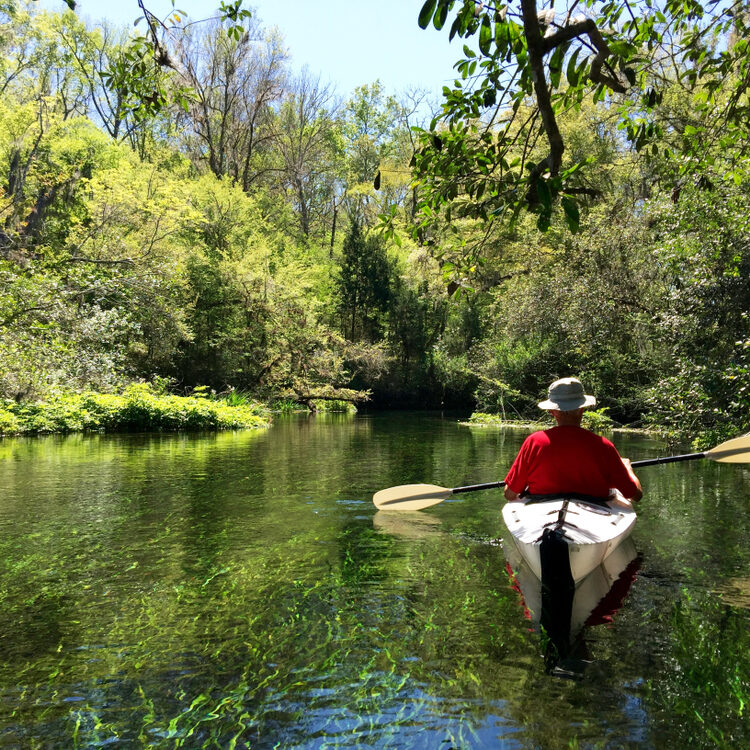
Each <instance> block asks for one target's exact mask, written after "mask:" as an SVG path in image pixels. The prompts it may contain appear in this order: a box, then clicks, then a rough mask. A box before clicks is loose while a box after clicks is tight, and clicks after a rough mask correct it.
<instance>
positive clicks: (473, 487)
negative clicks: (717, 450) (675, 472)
mask: <svg viewBox="0 0 750 750" xmlns="http://www.w3.org/2000/svg"><path fill="white" fill-rule="evenodd" d="M705 457H706V454H705V453H685V454H684V455H682V456H664V457H663V458H645V459H643V460H642V461H633V462H632V463H631V466H654V465H656V464H671V463H674V462H675V461H695V459H696V458H705ZM498 487H505V482H486V483H485V484H470V485H468V486H466V487H454V488H453V490H452V491H453V494H454V495H458V494H459V493H461V492H476V491H477V490H494V489H497V488H498Z"/></svg>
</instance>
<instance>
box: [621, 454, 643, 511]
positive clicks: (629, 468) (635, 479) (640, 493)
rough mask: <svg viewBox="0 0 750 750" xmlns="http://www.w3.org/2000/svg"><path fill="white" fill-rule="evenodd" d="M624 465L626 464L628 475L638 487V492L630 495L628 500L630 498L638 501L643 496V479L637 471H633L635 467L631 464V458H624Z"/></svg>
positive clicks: (634, 501) (635, 501) (632, 500)
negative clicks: (637, 474)
mask: <svg viewBox="0 0 750 750" xmlns="http://www.w3.org/2000/svg"><path fill="white" fill-rule="evenodd" d="M621 460H622V463H623V465H624V466H625V469H626V470H627V472H628V476H629V477H630V478H631V479H632V480H633V484H635V486H636V487H637V488H638V489H637V490H636V492H635V493H634V494H633V496H632V497H629V498H628V500H630V501H631V502H633V503H637V502H638V501H639V500H640V499H641V498H642V497H643V487H641V480H640V479H638V477H637V476H636V474H635V472H634V471H633V467H632V465H631V464H630V459H629V458H623V459H621Z"/></svg>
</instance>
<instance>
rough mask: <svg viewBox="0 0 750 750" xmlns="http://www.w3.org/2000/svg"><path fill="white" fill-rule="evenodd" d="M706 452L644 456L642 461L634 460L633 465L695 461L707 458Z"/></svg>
mask: <svg viewBox="0 0 750 750" xmlns="http://www.w3.org/2000/svg"><path fill="white" fill-rule="evenodd" d="M705 457H706V453H685V454H683V455H682V456H664V457H663V458H644V459H643V460H642V461H632V462H631V464H630V465H631V466H654V465H655V464H671V463H673V462H674V461H695V459H696V458H705Z"/></svg>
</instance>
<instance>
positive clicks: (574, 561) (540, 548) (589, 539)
mask: <svg viewBox="0 0 750 750" xmlns="http://www.w3.org/2000/svg"><path fill="white" fill-rule="evenodd" d="M635 519H636V514H635V511H634V510H633V507H632V505H631V504H630V502H628V501H627V500H626V499H625V498H624V497H623V496H622V495H621V494H620V493H619V492H616V493H615V494H614V495H612V496H610V498H609V499H608V500H607V501H606V502H605V501H604V500H599V499H598V498H586V497H585V496H581V495H568V496H564V495H561V496H559V497H548V496H543V497H529V498H526V499H524V500H516V501H513V502H508V503H506V504H505V506H504V507H503V520H504V521H505V525H506V526H507V527H508V531H510V533H511V537H512V539H513V542H514V544H515V546H516V548H517V549H518V552H519V553H520V555H521V556H522V557H523V559H524V560H525V561H526V563H527V565H528V566H529V568H530V569H531V570H532V572H533V573H534V575H536V577H537V578H539V579H540V580H541V581H543V582H544V581H545V579H547V578H549V579H551V578H554V579H555V580H557V581H560V580H563V581H564V580H567V579H568V578H570V579H572V583H573V585H578V584H579V583H580V582H581V581H582V580H583V579H584V578H585V577H586V576H587V575H588V574H589V573H591V572H592V571H593V570H595V569H596V568H597V567H598V566H600V565H601V564H602V563H603V562H604V561H605V560H606V559H607V558H608V557H609V556H610V555H611V554H612V552H614V550H616V549H617V548H618V546H619V545H620V544H622V542H623V541H624V540H625V539H627V538H628V537H629V536H630V533H631V532H632V530H633V526H634V524H635Z"/></svg>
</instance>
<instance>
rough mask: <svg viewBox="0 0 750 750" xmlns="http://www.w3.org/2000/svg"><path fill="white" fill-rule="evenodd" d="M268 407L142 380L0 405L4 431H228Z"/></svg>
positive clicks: (261, 416)
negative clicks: (172, 390) (117, 390)
mask: <svg viewBox="0 0 750 750" xmlns="http://www.w3.org/2000/svg"><path fill="white" fill-rule="evenodd" d="M268 424H269V419H268V412H267V410H266V409H265V408H264V407H262V406H261V405H260V404H258V403H255V402H250V401H245V402H244V403H242V404H238V405H234V406H233V405H230V404H227V403H225V402H224V401H221V400H219V401H215V400H211V399H207V398H205V397H202V396H201V397H195V396H173V395H165V394H158V393H155V392H154V390H153V388H152V387H151V386H149V385H148V384H147V383H136V384H134V385H131V386H128V387H127V388H126V389H125V390H124V391H123V393H122V394H120V395H115V394H107V393H75V394H59V395H56V396H54V397H53V398H51V399H49V400H47V401H42V402H38V403H16V402H15V401H10V400H6V401H4V402H2V403H1V404H0V432H2V434H3V435H20V434H39V433H53V432H61V433H67V432H96V431H104V432H127V431H134V430H146V431H148V430H232V429H248V428H260V427H267V426H268Z"/></svg>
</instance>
